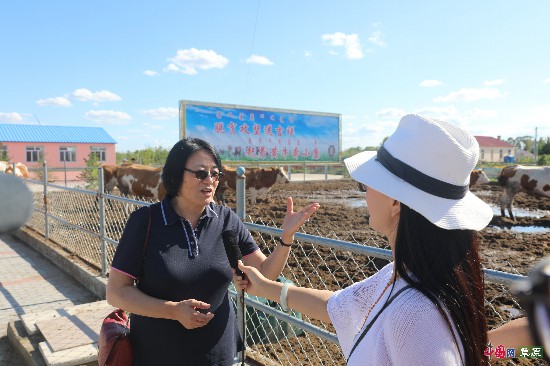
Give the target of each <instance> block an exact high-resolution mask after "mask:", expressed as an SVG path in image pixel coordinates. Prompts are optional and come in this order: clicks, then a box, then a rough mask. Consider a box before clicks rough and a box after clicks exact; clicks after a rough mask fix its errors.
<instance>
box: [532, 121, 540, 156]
mask: <svg viewBox="0 0 550 366" xmlns="http://www.w3.org/2000/svg"><path fill="white" fill-rule="evenodd" d="M537 139H538V137H537V127H535V143H534V144H533V146H534V147H533V149H534V150H535V151H533V154H534V155H535V164H536V163H537V162H538V161H539V147H538V141H537Z"/></svg>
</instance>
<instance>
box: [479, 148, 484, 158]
mask: <svg viewBox="0 0 550 366" xmlns="http://www.w3.org/2000/svg"><path fill="white" fill-rule="evenodd" d="M480 160H485V150H483V149H481V159H480Z"/></svg>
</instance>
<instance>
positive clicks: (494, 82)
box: [483, 79, 506, 86]
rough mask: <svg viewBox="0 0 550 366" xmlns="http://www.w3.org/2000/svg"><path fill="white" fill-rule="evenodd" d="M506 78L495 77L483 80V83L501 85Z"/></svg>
mask: <svg viewBox="0 0 550 366" xmlns="http://www.w3.org/2000/svg"><path fill="white" fill-rule="evenodd" d="M505 81H506V80H504V79H496V80H487V81H484V82H483V85H485V86H495V85H502V84H504V82H505Z"/></svg>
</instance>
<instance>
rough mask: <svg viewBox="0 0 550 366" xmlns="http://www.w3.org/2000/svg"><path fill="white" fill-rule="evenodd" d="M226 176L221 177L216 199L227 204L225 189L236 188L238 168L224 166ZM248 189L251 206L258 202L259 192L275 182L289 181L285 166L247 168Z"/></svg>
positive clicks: (265, 190)
mask: <svg viewBox="0 0 550 366" xmlns="http://www.w3.org/2000/svg"><path fill="white" fill-rule="evenodd" d="M223 172H224V173H225V174H224V176H223V177H222V178H221V179H220V183H219V184H218V189H217V191H216V199H217V201H218V202H219V203H220V204H223V205H225V203H226V202H225V191H226V190H227V189H231V190H236V186H237V184H236V182H237V173H236V169H232V168H229V167H227V166H224V167H223ZM245 176H246V189H247V191H248V195H249V198H250V206H251V207H252V206H254V205H255V204H256V198H257V196H258V193H262V194H263V193H266V192H268V191H269V190H270V189H271V187H272V186H273V185H274V184H275V183H288V182H289V179H288V176H287V175H286V173H285V170H284V169H283V167H279V168H276V167H271V168H269V169H264V168H261V169H260V168H247V169H246V172H245Z"/></svg>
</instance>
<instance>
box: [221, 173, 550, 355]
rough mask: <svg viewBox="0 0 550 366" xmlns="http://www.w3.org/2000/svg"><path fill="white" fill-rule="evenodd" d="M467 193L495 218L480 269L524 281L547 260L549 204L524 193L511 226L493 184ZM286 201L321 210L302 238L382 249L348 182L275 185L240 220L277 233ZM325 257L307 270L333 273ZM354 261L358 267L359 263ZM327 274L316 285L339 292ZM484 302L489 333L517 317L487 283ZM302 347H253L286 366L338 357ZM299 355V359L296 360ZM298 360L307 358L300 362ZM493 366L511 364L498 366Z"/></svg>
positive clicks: (486, 232) (485, 235)
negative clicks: (502, 214) (316, 237)
mask: <svg viewBox="0 0 550 366" xmlns="http://www.w3.org/2000/svg"><path fill="white" fill-rule="evenodd" d="M472 192H473V193H474V194H476V195H477V196H478V197H480V198H481V199H482V200H484V201H485V202H487V203H489V204H491V205H493V206H494V207H496V208H495V209H494V210H495V216H494V217H493V219H492V221H491V223H490V224H489V226H487V227H486V228H485V229H483V230H482V231H481V232H480V248H481V255H482V260H483V264H484V267H485V268H488V269H495V270H500V271H505V272H509V273H515V274H522V275H526V274H528V271H529V270H530V269H531V268H532V266H533V264H534V263H536V262H537V261H539V260H541V259H542V258H544V257H546V256H550V199H547V198H536V197H532V196H528V195H526V194H524V193H520V194H518V195H516V197H515V199H514V209H515V210H521V213H520V215H522V216H520V215H517V214H516V217H517V219H516V220H517V221H513V220H511V219H509V218H503V217H500V208H499V207H500V197H501V195H502V188H501V187H499V186H498V185H497V184H496V183H490V184H486V185H480V186H474V187H473V188H472ZM287 196H291V197H293V200H294V205H295V208H296V209H299V208H300V207H303V206H304V205H306V204H308V203H310V202H319V203H320V204H321V208H320V209H319V211H318V212H317V213H316V215H315V217H314V218H313V219H312V220H310V222H308V223H306V225H305V226H304V232H305V233H308V234H313V235H320V236H325V237H331V238H338V239H341V240H346V241H352V242H358V243H364V244H367V245H373V244H374V245H376V246H379V247H385V248H388V247H387V241H386V239H385V238H384V237H383V236H381V235H380V234H378V233H377V232H375V231H373V230H372V229H370V228H369V227H368V208H367V207H366V204H365V202H364V201H365V198H364V193H362V192H360V191H359V190H358V189H357V183H356V182H354V181H352V180H341V181H321V182H296V183H289V184H284V185H275V186H274V187H273V188H272V191H270V192H269V195H268V196H267V195H264V196H260V197H259V200H258V204H257V205H256V206H255V207H250V206H248V207H247V211H246V214H247V216H250V219H251V220H252V221H255V220H256V218H262V219H261V221H262V222H263V223H265V224H267V225H271V224H275V225H277V226H278V227H280V225H281V224H282V219H283V217H284V214H285V209H286V200H285V198H286V197H287ZM228 202H229V203H228V205H229V206H231V207H234V202H235V200H234V196H233V195H231V194H228ZM515 213H516V212H515ZM527 229H534V230H535V231H533V230H531V231H527V232H525V230H527ZM307 253H308V252H307V249H306V252H305V254H304V255H301V254H299V255H298V261H300V258H301V257H303V258H304V263H300V265H301V266H304V267H307V266H308V265H307V264H306V263H305V262H306V260H305V259H306V257H307V262H310V261H311V258H312V256H309V255H308V254H307ZM329 256H330V255H328V254H327V260H326V261H324V263H313V264H311V263H310V264H309V266H310V267H311V265H313V267H315V266H319V268H323V267H325V266H327V267H332V269H334V267H336V266H338V263H337V262H334V261H331V260H330V258H329ZM356 260H357V261H359V260H360V259H356ZM344 261H345V259H344ZM340 263H341V262H340ZM383 264H384V263H381V264H380V265H383ZM289 266H290V267H292V266H293V263H292V258H291V260H290V261H289ZM378 268H379V267H378ZM329 269H330V268H329ZM372 271H374V269H372V268H371V270H367V271H366V272H367V274H370V273H371V272H372ZM329 272H331V271H326V272H322V271H319V273H321V277H322V276H326V277H325V278H322V279H321V282H323V283H325V284H328V287H329V289H331V290H334V289H336V288H337V286H333V287H332V288H331V284H332V285H334V284H335V282H336V283H337V284H339V285H340V286H342V283H338V278H336V280H335V279H334V277H333V276H332V275H330V274H329ZM332 272H333V271H332ZM323 273H324V274H323ZM336 276H337V275H336ZM352 277H353V276H352ZM361 279H362V278H361V276H357V277H356V278H352V280H354V281H355V280H361ZM344 283H345V285H344V287H345V286H346V285H349V283H350V281H347V283H346V281H344ZM319 286H321V283H316V282H315V279H313V281H312V287H317V288H319ZM486 299H488V301H489V302H490V304H491V306H488V308H487V316H488V322H489V328H494V327H496V326H498V325H500V324H502V323H503V322H505V321H508V320H510V319H512V318H513V317H517V316H518V315H519V313H517V312H509V311H507V310H505V309H509V308H517V307H518V306H517V302H516V300H515V299H514V298H513V297H512V296H511V295H510V294H509V293H508V292H507V289H506V288H505V287H503V286H500V285H495V284H491V283H488V284H487V285H486ZM311 338H314V337H311ZM312 342H313V344H310V346H309V347H307V348H311V350H313V349H319V348H323V347H327V343H325V344H324V345H323V346H321V345H320V344H315V340H313V341H312ZM303 343H304V342H301V345H298V344H295V342H293V340H292V339H291V340H289V341H286V342H282V343H280V344H278V345H275V344H271V345H263V346H256V347H260V348H264V349H263V350H262V352H264V353H266V352H267V353H269V354H270V355H271V357H273V358H274V359H279V360H281V359H282V360H286V359H287V357H290V356H288V354H290V353H292V354H293V355H295V356H294V357H296V359H293V358H291V359H288V361H289V362H290V363H291V364H295V363H296V364H300V363H301V364H318V365H324V364H332V363H333V362H334V359H335V357H336V356H335V353H338V352H339V350H338V349H333V348H332V347H330V346H329V347H328V348H329V349H328V350H327V352H324V353H322V352H321V353H319V352H317V353H318V354H317V356H316V357H315V358H310V357H308V356H305V355H306V354H310V352H307V350H306V349H304V350H303V351H302V352H297V350H300V349H303V348H304V345H303ZM311 350H310V351H311ZM300 353H301V354H302V356H300ZM282 354H284V355H285V356H284V358H283V357H282V356H281V355H282ZM303 357H307V358H306V360H305V361H304V358H303ZM336 359H338V357H336ZM524 361H525V360H524ZM342 364H344V363H342ZM499 364H503V365H505V364H512V363H507V362H503V361H501V362H500V363H499ZM515 364H522V365H523V364H544V363H537V362H534V360H530V362H528V363H524V362H521V361H518V360H515Z"/></svg>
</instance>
